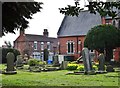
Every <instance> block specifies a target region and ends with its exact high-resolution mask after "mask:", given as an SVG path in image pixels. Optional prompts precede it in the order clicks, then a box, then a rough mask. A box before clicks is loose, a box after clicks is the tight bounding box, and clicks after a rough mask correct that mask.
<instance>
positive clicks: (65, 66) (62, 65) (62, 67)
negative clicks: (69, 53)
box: [60, 61, 69, 70]
mask: <svg viewBox="0 0 120 88" xmlns="http://www.w3.org/2000/svg"><path fill="white" fill-rule="evenodd" d="M68 63H69V61H62V63H61V66H60V67H61V69H62V70H65V69H67V65H68Z"/></svg>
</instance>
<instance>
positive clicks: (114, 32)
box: [84, 25, 120, 62]
mask: <svg viewBox="0 0 120 88" xmlns="http://www.w3.org/2000/svg"><path fill="white" fill-rule="evenodd" d="M84 46H85V47H88V48H89V49H91V50H97V51H98V52H104V51H105V52H106V53H105V54H106V61H108V62H109V61H110V59H112V58H113V57H112V50H113V49H114V48H116V47H120V30H119V29H117V28H116V27H115V26H113V25H98V26H95V27H93V28H92V29H91V30H89V32H88V33H87V35H86V38H85V41H84Z"/></svg>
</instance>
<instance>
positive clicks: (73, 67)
mask: <svg viewBox="0 0 120 88" xmlns="http://www.w3.org/2000/svg"><path fill="white" fill-rule="evenodd" d="M77 67H78V64H68V65H67V70H76V69H77Z"/></svg>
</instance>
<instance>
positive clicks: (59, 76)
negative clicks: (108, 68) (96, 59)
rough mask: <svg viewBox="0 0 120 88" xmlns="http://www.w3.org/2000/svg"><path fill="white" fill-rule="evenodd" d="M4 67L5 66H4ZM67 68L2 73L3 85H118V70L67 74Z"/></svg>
mask: <svg viewBox="0 0 120 88" xmlns="http://www.w3.org/2000/svg"><path fill="white" fill-rule="evenodd" d="M3 67H4V66H3ZM67 72H68V71H67V70H59V71H50V72H36V73H35V72H28V71H27V70H17V74H15V75H4V74H2V86H118V82H119V81H118V77H120V75H118V72H110V73H107V74H97V75H66V73H67Z"/></svg>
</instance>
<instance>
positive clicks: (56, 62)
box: [53, 56, 60, 66]
mask: <svg viewBox="0 0 120 88" xmlns="http://www.w3.org/2000/svg"><path fill="white" fill-rule="evenodd" d="M53 65H54V66H60V63H59V60H58V56H54V57H53Z"/></svg>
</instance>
